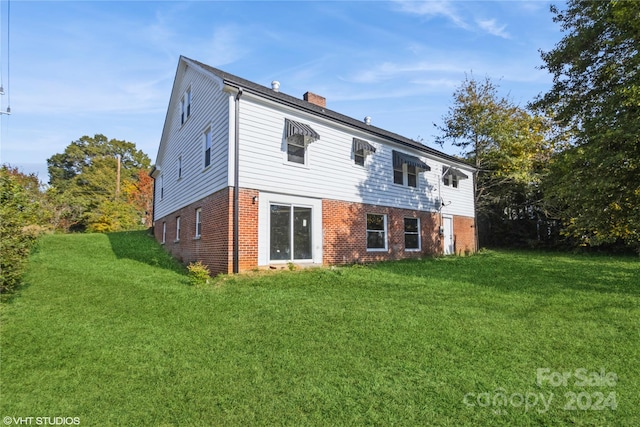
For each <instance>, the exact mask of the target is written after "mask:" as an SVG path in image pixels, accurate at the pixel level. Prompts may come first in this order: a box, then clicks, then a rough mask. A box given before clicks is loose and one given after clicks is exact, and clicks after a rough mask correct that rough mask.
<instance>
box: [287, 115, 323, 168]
mask: <svg viewBox="0 0 640 427" xmlns="http://www.w3.org/2000/svg"><path fill="white" fill-rule="evenodd" d="M284 125H285V139H286V155H287V162H289V163H295V164H300V165H306V164H307V147H308V146H309V144H311V143H312V142H314V141H317V140H318V139H320V135H318V133H317V132H316V131H315V130H313V128H312V127H311V126H309V125H307V124H304V123H299V122H294V121H293V120H289V119H285V121H284Z"/></svg>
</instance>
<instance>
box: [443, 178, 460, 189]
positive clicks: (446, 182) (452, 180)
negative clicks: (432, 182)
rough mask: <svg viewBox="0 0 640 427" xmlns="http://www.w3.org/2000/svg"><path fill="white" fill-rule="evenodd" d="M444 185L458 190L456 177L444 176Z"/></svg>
mask: <svg viewBox="0 0 640 427" xmlns="http://www.w3.org/2000/svg"><path fill="white" fill-rule="evenodd" d="M442 181H443V182H444V185H446V186H450V187H453V188H458V177H457V176H456V175H445V176H443V177H442Z"/></svg>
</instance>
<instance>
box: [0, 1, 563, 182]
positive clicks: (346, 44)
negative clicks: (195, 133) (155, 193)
mask: <svg viewBox="0 0 640 427" xmlns="http://www.w3.org/2000/svg"><path fill="white" fill-rule="evenodd" d="M0 3H1V5H2V21H1V22H2V32H1V33H2V34H1V35H2V39H1V44H2V52H1V56H0V59H1V63H2V64H1V65H2V67H1V68H2V83H3V86H4V89H5V95H4V96H2V97H1V99H0V102H1V105H0V107H1V108H2V110H3V111H4V110H6V107H7V105H8V104H9V103H10V106H11V111H12V114H11V115H4V114H3V115H1V116H0V120H1V126H2V127H1V129H0V138H1V140H0V144H1V145H0V154H1V159H0V161H1V162H2V163H10V164H12V165H14V166H18V167H20V168H21V169H22V170H23V171H25V172H29V173H31V172H35V173H38V175H39V177H40V179H41V180H42V181H44V182H47V181H48V175H47V172H46V159H47V158H48V157H50V156H52V155H53V154H55V153H59V152H62V151H63V150H64V148H65V147H66V146H67V145H68V144H69V143H70V142H72V141H74V140H77V139H79V138H80V137H81V136H83V135H94V134H96V133H102V134H104V135H106V136H107V137H109V138H116V139H124V140H127V141H131V142H134V143H135V144H136V145H137V146H138V148H139V149H141V150H143V151H144V152H145V153H147V154H148V155H149V156H150V157H151V159H152V161H154V160H155V156H156V152H157V149H158V144H159V140H160V135H161V132H162V126H163V123H164V119H165V115H166V111H167V105H168V102H169V95H170V91H171V86H172V84H173V78H174V75H175V71H176V67H177V63H178V58H179V56H180V55H185V56H187V57H190V58H193V59H196V60H199V61H201V62H204V63H206V64H209V65H211V66H214V67H218V68H221V69H223V70H225V71H227V72H230V73H232V74H235V75H237V76H240V77H243V78H245V79H248V80H251V81H253V82H256V83H259V84H262V85H265V86H267V87H269V86H270V83H271V81H272V80H278V81H280V83H281V87H280V90H281V91H282V92H285V93H287V94H289V95H293V96H296V97H300V98H301V97H302V94H303V93H305V92H306V91H311V92H314V93H317V94H319V95H322V96H324V97H326V98H327V107H328V108H330V109H332V110H335V111H338V112H340V113H343V114H346V115H348V116H351V117H354V118H357V119H362V118H364V117H365V116H371V117H372V124H374V125H376V126H379V127H382V128H384V129H387V130H390V131H393V132H396V133H399V134H401V135H403V136H406V137H409V138H413V139H416V140H422V141H423V143H425V144H427V145H431V146H434V144H433V139H434V135H435V134H436V130H435V128H434V126H433V123H437V124H441V123H442V117H443V115H445V114H446V112H447V111H448V109H449V107H450V106H451V105H452V94H453V92H454V90H455V89H456V87H458V86H459V85H460V84H461V83H462V81H463V80H464V78H465V73H467V74H470V73H473V75H474V76H475V77H476V78H480V79H482V78H484V77H485V76H487V77H489V78H491V79H492V80H493V81H494V82H495V83H497V84H499V86H500V91H501V94H503V95H508V96H509V97H510V98H511V99H512V100H513V102H514V103H516V104H519V105H522V106H524V105H526V103H527V102H528V101H530V100H532V99H533V98H534V97H535V96H536V95H537V94H539V93H541V92H545V91H547V90H548V89H549V88H550V86H551V76H550V75H549V74H548V73H547V72H546V71H544V70H540V69H539V68H538V67H540V66H541V65H542V60H541V59H540V54H539V50H540V49H542V50H549V49H551V48H552V47H553V46H554V45H555V44H556V43H557V42H558V41H559V40H560V38H561V35H562V33H561V32H560V29H559V26H558V25H557V24H555V23H553V21H552V14H551V13H550V12H549V4H550V3H549V2H546V1H508V2H506V1H504V2H503V1H487V2H484V1H403V0H398V1H353V2H344V1H281V2H271V1H251V2H237V1H194V2H173V1H127V2H116V1H24V0H12V1H11V13H10V15H8V14H7V0H0ZM560 5H562V4H560ZM8 16H10V26H9V28H10V34H9V37H8V36H7V17H8ZM8 41H9V42H10V49H9V50H8V49H7V42H8ZM8 53H9V54H10V57H9V58H10V60H9V61H7V58H8V56H7V54H8ZM7 65H9V67H10V68H8V67H7ZM444 151H445V152H448V153H450V154H457V151H456V149H455V148H454V147H444Z"/></svg>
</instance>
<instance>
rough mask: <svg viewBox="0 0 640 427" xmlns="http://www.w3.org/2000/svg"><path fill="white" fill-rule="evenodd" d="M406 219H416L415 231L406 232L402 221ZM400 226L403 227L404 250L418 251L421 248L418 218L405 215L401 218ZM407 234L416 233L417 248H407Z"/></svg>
mask: <svg viewBox="0 0 640 427" xmlns="http://www.w3.org/2000/svg"><path fill="white" fill-rule="evenodd" d="M407 219H411V220H416V223H417V224H416V226H417V227H416V230H417V231H415V232H413V231H410V232H408V231H407V229H406V226H405V223H404V221H405V220H407ZM402 228H403V230H402V231H403V236H404V250H405V251H406V252H420V251H421V250H422V239H421V237H420V218H413V217H409V216H406V217H404V218H403V219H402ZM407 234H412V235H417V236H418V247H417V248H407Z"/></svg>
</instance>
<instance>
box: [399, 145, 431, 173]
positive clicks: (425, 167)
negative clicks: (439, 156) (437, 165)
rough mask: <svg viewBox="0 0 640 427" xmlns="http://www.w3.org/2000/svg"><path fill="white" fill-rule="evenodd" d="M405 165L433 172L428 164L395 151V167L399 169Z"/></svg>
mask: <svg viewBox="0 0 640 427" xmlns="http://www.w3.org/2000/svg"><path fill="white" fill-rule="evenodd" d="M403 164H407V165H409V166H415V167H416V168H418V169H422V170H425V171H430V170H431V167H429V165H428V164H426V163H425V162H423V161H422V160H420V159H419V158H417V157H415V156H410V155H409V154H405V153H401V152H399V151H395V150H393V166H396V167H397V166H402V165H403Z"/></svg>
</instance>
